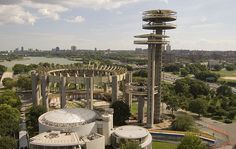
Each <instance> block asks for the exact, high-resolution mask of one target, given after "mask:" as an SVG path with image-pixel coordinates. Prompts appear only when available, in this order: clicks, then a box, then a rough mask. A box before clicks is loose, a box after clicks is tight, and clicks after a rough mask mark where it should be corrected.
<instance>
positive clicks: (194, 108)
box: [189, 98, 208, 117]
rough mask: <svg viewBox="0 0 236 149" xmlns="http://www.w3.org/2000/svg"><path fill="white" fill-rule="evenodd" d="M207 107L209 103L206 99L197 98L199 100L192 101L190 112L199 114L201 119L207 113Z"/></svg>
mask: <svg viewBox="0 0 236 149" xmlns="http://www.w3.org/2000/svg"><path fill="white" fill-rule="evenodd" d="M207 105H208V103H207V101H206V100H205V99H202V98H197V99H194V100H192V101H190V103H189V110H190V111H191V112H194V113H197V114H198V115H199V117H200V116H201V114H205V113H206V111H207Z"/></svg>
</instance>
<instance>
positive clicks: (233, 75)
mask: <svg viewBox="0 0 236 149" xmlns="http://www.w3.org/2000/svg"><path fill="white" fill-rule="evenodd" d="M214 73H218V74H220V76H221V77H220V79H219V81H226V82H236V70H234V71H227V70H221V71H214Z"/></svg>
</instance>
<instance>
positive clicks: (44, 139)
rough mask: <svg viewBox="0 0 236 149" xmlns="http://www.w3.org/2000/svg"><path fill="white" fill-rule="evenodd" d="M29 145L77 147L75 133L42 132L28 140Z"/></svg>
mask: <svg viewBox="0 0 236 149" xmlns="http://www.w3.org/2000/svg"><path fill="white" fill-rule="evenodd" d="M30 144H33V145H40V146H75V145H78V144H79V143H78V137H77V135H76V133H69V134H67V133H60V132H59V131H52V132H44V133H41V134H39V135H37V136H35V137H33V138H30Z"/></svg>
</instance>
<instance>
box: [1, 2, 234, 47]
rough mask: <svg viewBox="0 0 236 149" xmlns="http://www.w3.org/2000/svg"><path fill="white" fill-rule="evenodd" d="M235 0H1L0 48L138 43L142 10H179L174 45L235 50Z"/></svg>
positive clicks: (173, 36) (174, 32)
mask: <svg viewBox="0 0 236 149" xmlns="http://www.w3.org/2000/svg"><path fill="white" fill-rule="evenodd" d="M235 5H236V1H235V0H0V50H12V49H15V48H16V47H21V46H24V47H25V49H27V48H34V49H35V48H38V49H41V50H50V49H52V48H54V47H56V46H59V47H60V48H66V49H68V48H70V46H71V45H76V46H77V47H78V48H83V49H94V48H95V47H97V48H98V49H108V48H110V49H122V50H125V49H134V48H135V47H136V46H135V45H133V40H134V38H133V36H134V35H137V34H142V33H145V32H146V31H143V30H142V29H141V25H142V22H141V13H142V12H143V11H144V10H148V9H173V10H175V11H177V12H178V14H177V16H178V20H177V21H176V22H175V23H176V24H177V29H176V30H171V31H168V32H167V34H168V35H170V36H171V39H170V40H171V45H172V49H193V50H194V49H203V50H236V9H235Z"/></svg>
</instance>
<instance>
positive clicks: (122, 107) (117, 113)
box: [111, 101, 131, 126]
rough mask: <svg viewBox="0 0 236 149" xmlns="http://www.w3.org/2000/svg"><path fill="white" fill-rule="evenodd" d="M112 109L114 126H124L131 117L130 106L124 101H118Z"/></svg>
mask: <svg viewBox="0 0 236 149" xmlns="http://www.w3.org/2000/svg"><path fill="white" fill-rule="evenodd" d="M111 107H112V108H113V109H114V114H113V116H114V118H113V122H114V124H115V125H117V126H121V125H124V124H125V121H126V120H128V119H129V117H130V115H131V113H130V109H129V106H128V105H127V104H126V103H125V102H124V101H116V102H114V103H113V104H112V106H111Z"/></svg>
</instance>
